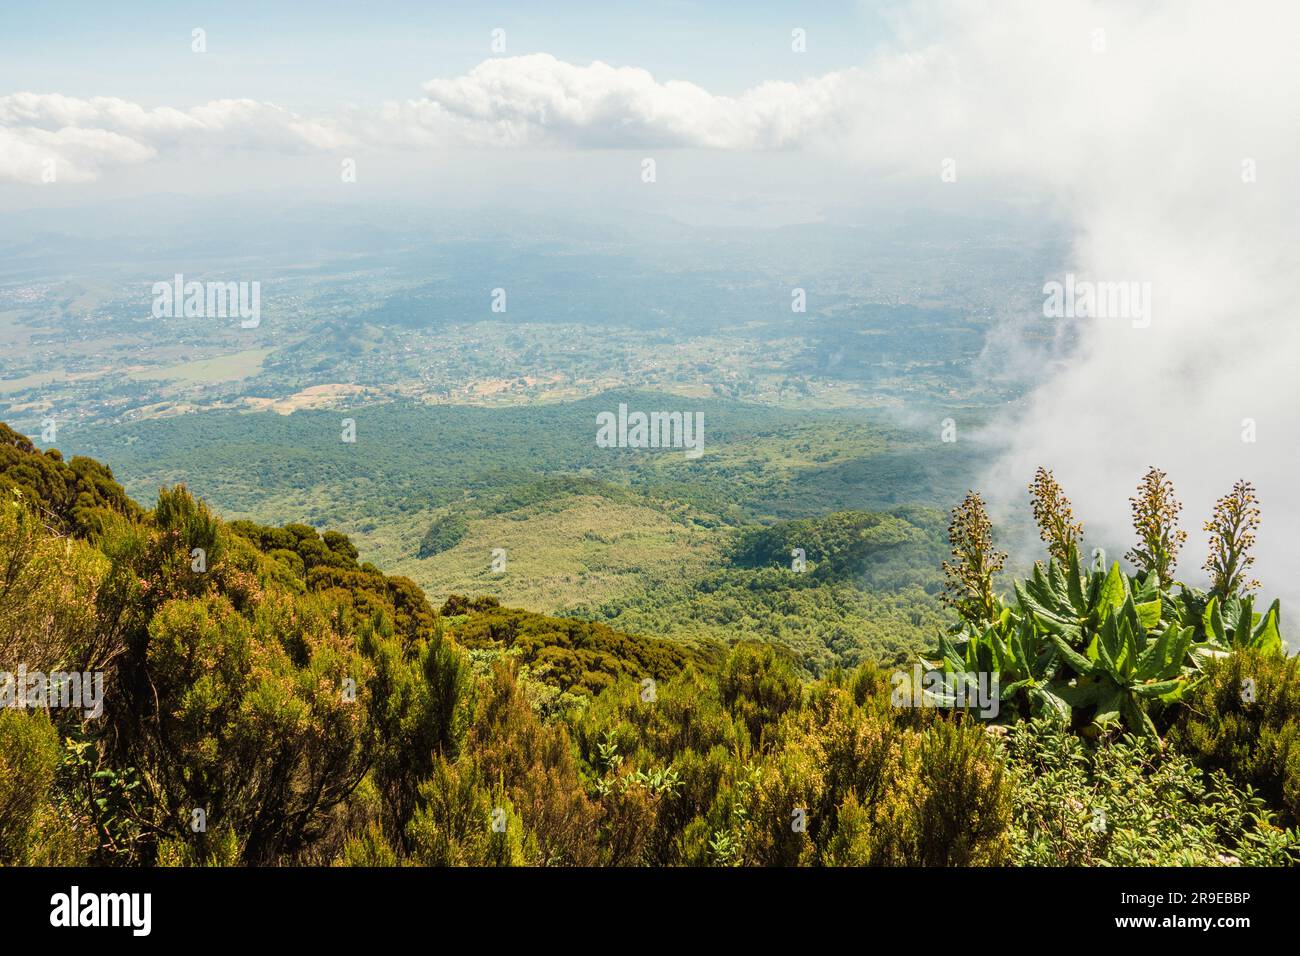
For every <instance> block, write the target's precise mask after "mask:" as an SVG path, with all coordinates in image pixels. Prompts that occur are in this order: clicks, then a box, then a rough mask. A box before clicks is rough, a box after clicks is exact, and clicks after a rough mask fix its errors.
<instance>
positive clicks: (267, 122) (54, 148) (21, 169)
mask: <svg viewBox="0 0 1300 956" xmlns="http://www.w3.org/2000/svg"><path fill="white" fill-rule="evenodd" d="M347 142H348V140H347V137H346V136H345V135H344V134H342V133H341V132H339V131H337V130H336V129H334V128H332V127H331V126H328V125H325V124H322V123H317V122H313V121H308V120H304V119H302V118H300V117H298V116H296V115H295V114H293V113H291V112H289V111H288V110H284V109H281V108H280V107H278V106H276V105H275V104H273V103H262V102H258V101H256V100H246V99H245V100H215V101H213V102H211V103H207V104H204V105H202V106H196V107H193V108H192V109H188V110H179V109H173V108H171V107H159V108H156V109H146V108H144V107H142V106H141V105H140V104H138V103H132V102H130V101H128V100H122V99H117V98H115V97H94V98H92V99H79V98H76V97H69V96H61V95H59V94H57V93H40V94H38V93H15V94H12V95H10V96H4V97H0V146H2V147H3V148H0V179H11V180H17V181H19V182H33V183H35V182H41V181H42V176H43V175H44V174H45V173H46V170H47V169H48V168H49V164H51V163H52V164H53V168H54V169H55V171H56V172H55V175H56V176H57V177H58V179H59V180H60V181H67V182H84V181H87V180H93V179H97V178H98V177H99V176H100V174H101V173H102V171H103V170H104V169H105V168H108V167H112V166H118V165H126V164H134V163H142V162H146V161H148V160H150V159H153V158H155V157H157V156H158V155H159V154H160V152H162V151H165V150H171V149H178V148H217V149H225V148H237V149H268V150H305V149H332V148H335V147H338V146H341V145H345V144H346V143H347Z"/></svg>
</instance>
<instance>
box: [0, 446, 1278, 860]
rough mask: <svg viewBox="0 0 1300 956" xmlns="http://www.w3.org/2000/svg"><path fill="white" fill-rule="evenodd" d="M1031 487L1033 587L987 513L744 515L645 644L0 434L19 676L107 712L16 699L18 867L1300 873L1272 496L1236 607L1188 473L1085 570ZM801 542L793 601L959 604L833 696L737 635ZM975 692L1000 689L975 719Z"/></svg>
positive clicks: (1230, 577)
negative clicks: (1185, 574) (754, 521)
mask: <svg viewBox="0 0 1300 956" xmlns="http://www.w3.org/2000/svg"><path fill="white" fill-rule="evenodd" d="M1031 502H1032V505H1033V509H1034V514H1035V517H1036V519H1038V523H1039V526H1040V528H1041V529H1042V531H1043V537H1044V543H1045V545H1046V548H1047V551H1048V557H1047V558H1046V559H1045V562H1044V563H1043V564H1041V565H1040V566H1038V567H1037V568H1036V569H1035V571H1034V573H1033V575H1032V576H1031V577H1030V578H1029V579H1028V580H1026V581H1023V582H1017V584H1016V586H1015V588H1014V589H1013V591H1012V592H1011V593H1010V594H1007V595H1003V594H1001V593H999V592H998V590H997V589H996V588H995V584H994V582H995V576H996V574H997V572H998V570H999V569H1000V567H1001V564H1002V559H1003V556H1002V555H1001V554H1000V553H999V552H998V551H997V550H996V548H995V547H994V543H993V537H992V530H991V527H990V526H989V523H988V518H987V515H986V514H985V513H984V509H983V505H982V502H981V501H980V499H979V497H978V496H977V495H974V494H971V495H969V496H968V497H967V499H966V500H965V502H963V503H962V505H960V506H959V507H958V508H957V509H955V510H954V513H953V516H952V520H951V524H950V526H949V528H948V534H947V542H946V545H945V544H944V542H943V540H942V539H941V538H939V537H938V536H937V534H936V532H935V531H934V529H933V518H934V516H933V515H932V514H926V513H925V512H924V511H922V510H913V511H908V510H906V509H904V510H899V511H897V512H895V513H893V514H875V513H867V512H844V513H840V514H833V515H824V516H819V517H812V518H808V519H794V520H792V521H791V522H789V523H784V524H776V525H773V526H771V527H769V528H765V529H762V530H752V531H750V532H746V533H745V534H743V535H742V536H740V537H738V538H737V539H736V540H735V542H734V544H733V547H732V548H731V550H729V551H728V552H727V555H726V565H725V567H722V568H720V569H719V571H718V572H717V573H718V577H717V579H716V587H706V588H700V589H697V590H696V591H693V592H692V593H690V594H684V595H683V597H682V600H684V601H689V602H691V605H692V607H694V608H698V609H699V613H701V615H705V614H708V613H714V614H716V615H719V617H718V619H717V620H715V624H716V626H715V627H713V628H712V629H711V630H710V632H709V634H708V635H702V636H699V637H698V639H696V640H693V641H689V642H682V641H674V640H665V639H664V637H663V635H659V634H656V633H655V632H654V629H653V628H652V627H635V628H633V627H631V626H626V627H624V626H622V624H621V622H622V620H629V621H631V620H634V619H635V614H634V613H633V612H634V610H635V608H631V609H628V610H624V611H620V612H618V613H617V614H615V615H614V616H615V618H616V619H617V621H618V623H619V626H610V624H609V623H608V622H606V623H600V622H596V621H584V620H579V619H577V618H573V617H567V618H557V617H551V616H546V615H540V614H536V613H532V612H530V611H528V610H517V609H513V608H507V607H502V606H501V604H500V603H499V602H498V601H496V600H494V599H492V598H482V597H478V596H468V597H465V596H457V595H453V596H450V597H446V598H445V599H440V600H441V603H437V604H435V603H431V602H430V600H429V597H428V596H426V594H425V593H424V592H422V591H421V589H420V588H419V587H417V586H416V585H415V584H414V583H413V582H412V581H410V580H409V579H407V578H404V577H401V576H392V575H388V574H385V573H384V572H383V571H382V570H381V569H379V568H377V567H375V566H374V565H372V564H369V563H366V562H361V561H359V560H358V553H357V549H356V548H355V546H354V545H353V544H352V542H351V541H350V540H349V538H348V537H347V536H346V535H343V534H340V533H337V532H333V531H324V532H323V533H322V532H319V531H318V530H317V529H315V528H312V527H309V526H307V525H303V524H289V525H286V526H284V527H280V528H275V527H269V526H265V525H262V524H258V523H255V522H251V521H244V520H238V521H229V522H227V521H223V520H222V519H221V518H220V517H219V516H218V515H216V514H214V513H213V511H212V510H211V509H210V508H209V507H208V506H207V505H206V504H205V503H204V502H203V501H201V500H198V499H196V498H195V497H194V496H193V495H191V494H190V492H189V491H188V490H186V489H185V488H184V487H181V486H175V487H171V488H164V489H163V490H161V491H160V492H159V494H158V496H157V499H156V501H154V502H153V503H152V506H151V507H150V508H148V509H145V508H143V507H141V506H140V505H137V504H136V503H134V502H132V501H131V500H130V499H129V498H128V497H127V495H126V494H125V493H124V492H123V491H122V489H121V488H120V487H119V486H118V485H117V484H116V482H114V480H113V477H112V475H111V473H110V472H109V470H108V469H106V468H105V467H103V466H102V465H99V464H97V463H95V462H93V461H90V460H88V459H84V458H75V459H73V460H71V461H64V460H63V458H62V456H61V455H60V454H59V453H58V452H56V451H53V450H49V451H41V450H38V449H37V448H35V447H34V446H33V445H32V443H31V442H29V441H28V440H27V439H26V438H24V437H23V436H21V435H18V434H17V433H15V432H13V431H12V430H10V429H8V428H7V427H5V426H3V425H0V569H2V570H3V577H2V578H0V672H4V673H6V674H11V675H14V674H18V673H22V674H24V675H26V678H27V682H28V683H27V687H28V688H30V687H31V686H33V685H32V684H31V680H32V678H33V675H36V674H40V675H50V674H52V673H56V672H60V673H67V672H76V673H79V674H87V675H95V674H98V675H102V679H103V685H102V686H103V695H102V699H101V700H100V701H99V702H98V703H99V704H100V705H101V707H100V708H98V709H100V710H101V712H100V713H98V714H92V713H88V712H87V711H88V710H89V709H90V708H89V707H87V708H81V707H72V706H58V705H54V703H53V702H52V701H51V700H50V699H48V697H47V698H45V699H38V697H33V696H31V695H28V696H27V697H26V699H23V700H16V699H15V700H13V701H12V703H19V704H23V706H10V707H6V708H4V709H2V710H0V863H5V864H19V865H34V864H81V863H96V864H108V865H122V866H132V865H142V866H149V865H213V864H216V865H236V864H246V865H277V864H279V865H286V864H287V865H296V864H327V865H398V864H401V865H782V864H789V865H795V864H800V865H803V864H808V865H903V864H906V865H936V866H944V865H971V864H985V865H1002V864H1031V865H1033V864H1049V865H1055V864H1102V863H1118V864H1123V863H1136V864H1149V863H1201V864H1209V865H1220V864H1227V865H1236V864H1244V865H1257V864H1274V865H1277V864H1294V863H1296V862H1297V861H1300V832H1297V830H1296V829H1295V827H1296V826H1297V823H1298V822H1300V672H1298V670H1297V663H1296V659H1295V658H1293V657H1288V656H1286V654H1285V650H1284V645H1283V641H1282V636H1281V631H1280V615H1281V612H1280V608H1279V607H1278V605H1277V604H1276V603H1273V604H1271V605H1267V606H1265V605H1264V604H1263V602H1260V604H1259V605H1258V607H1260V608H1261V610H1256V609H1255V608H1256V607H1257V605H1256V604H1255V602H1254V601H1253V599H1252V598H1251V597H1250V594H1251V592H1252V591H1253V590H1254V587H1253V582H1252V581H1251V580H1250V575H1249V569H1250V560H1251V559H1250V555H1249V549H1250V545H1251V543H1252V541H1253V533H1254V529H1255V527H1256V526H1257V525H1258V522H1259V509H1258V507H1257V506H1256V504H1255V501H1254V496H1253V490H1252V489H1251V488H1250V486H1249V485H1248V484H1246V483H1241V484H1239V485H1238V486H1237V487H1236V488H1234V489H1233V490H1232V492H1230V493H1229V494H1228V495H1226V496H1225V497H1224V499H1222V500H1221V501H1220V503H1219V506H1218V508H1217V509H1216V510H1215V512H1214V514H1213V516H1212V518H1211V519H1210V522H1209V524H1210V527H1211V541H1212V546H1213V550H1212V553H1211V555H1210V556H1209V560H1208V561H1207V567H1208V568H1209V569H1210V573H1211V577H1212V580H1213V585H1212V588H1211V589H1210V590H1208V591H1201V590H1197V589H1194V588H1189V587H1185V586H1183V585H1181V584H1180V583H1179V582H1178V579H1177V578H1176V576H1175V574H1176V566H1177V560H1178V557H1179V554H1178V552H1179V548H1180V546H1181V539H1180V538H1179V535H1178V530H1177V526H1176V519H1177V509H1176V508H1174V507H1173V504H1174V501H1173V491H1172V486H1170V485H1168V482H1167V480H1166V479H1164V477H1163V476H1162V475H1159V473H1156V472H1153V474H1152V475H1149V476H1148V477H1147V479H1146V480H1145V481H1144V485H1143V487H1142V488H1141V489H1139V493H1138V495H1137V497H1136V498H1135V504H1134V512H1135V529H1136V531H1137V533H1138V542H1137V544H1136V545H1135V548H1134V551H1133V553H1132V555H1131V557H1130V562H1131V564H1132V565H1133V567H1134V568H1135V573H1132V574H1126V573H1124V572H1123V571H1121V569H1120V566H1119V565H1118V564H1115V565H1112V566H1111V567H1109V568H1087V567H1083V566H1081V561H1080V558H1079V546H1080V540H1081V535H1082V527H1081V525H1080V524H1079V523H1078V522H1076V521H1075V520H1074V517H1073V515H1072V514H1071V513H1070V509H1069V503H1068V500H1066V498H1065V496H1064V493H1063V492H1062V491H1061V489H1060V488H1059V487H1058V486H1056V485H1055V483H1054V481H1053V480H1052V479H1051V475H1050V473H1046V472H1042V473H1040V475H1039V476H1038V478H1037V479H1036V481H1035V484H1034V486H1033V489H1032V496H1031ZM796 541H797V542H799V543H798V544H795V543H794V542H796ZM793 548H802V549H803V551H804V555H803V558H804V559H805V560H806V562H807V567H806V568H805V569H804V570H803V571H801V572H799V573H798V575H797V580H798V581H800V582H803V581H807V582H815V583H816V584H817V585H819V586H824V587H828V588H831V589H833V588H834V587H836V586H838V585H839V584H840V583H841V582H842V581H843V579H844V578H845V577H852V578H855V579H857V578H862V577H864V576H865V578H867V579H868V580H871V581H874V582H876V583H877V584H878V585H879V586H881V587H892V588H895V589H896V590H897V591H898V593H904V592H906V590H907V589H908V588H916V589H919V590H920V591H922V592H925V589H926V588H927V587H928V588H931V589H933V588H934V587H935V586H936V585H939V584H942V585H943V586H944V587H945V588H946V590H945V591H944V594H945V597H946V602H947V605H948V607H949V612H948V613H947V614H946V615H945V616H944V617H943V619H942V626H940V621H939V619H938V616H937V615H936V617H935V620H934V621H930V620H929V619H928V618H927V619H925V620H924V621H921V622H916V624H917V626H920V625H921V624H922V623H924V624H926V625H930V624H933V625H934V626H933V627H931V628H930V630H931V632H932V633H934V634H935V639H936V650H935V653H934V654H932V655H929V656H927V658H926V660H925V662H924V663H922V662H920V661H916V662H915V668H916V670H915V671H912V670H909V669H906V668H904V669H897V668H896V667H895V664H896V663H897V661H896V658H897V657H898V654H897V653H895V652H894V651H893V650H891V649H888V648H884V649H883V651H884V653H882V654H881V655H880V657H879V658H878V659H867V658H864V659H861V660H860V661H857V662H855V663H854V666H852V667H841V666H836V665H835V664H834V663H833V662H831V663H828V664H827V666H826V667H825V671H824V673H823V674H822V675H821V676H820V677H818V678H817V679H810V678H809V676H808V673H807V668H806V666H805V665H806V663H807V660H806V657H801V656H800V655H799V654H797V653H796V652H794V651H791V650H790V649H789V648H788V647H786V646H785V645H784V644H783V643H778V642H776V641H774V640H773V639H772V637H773V636H772V635H770V634H763V633H751V632H750V631H749V630H748V628H747V626H746V622H745V619H744V616H743V615H744V609H745V607H746V604H747V602H749V601H752V602H754V603H755V604H759V605H761V603H762V602H763V601H764V600H767V599H768V598H766V597H765V596H764V581H765V579H766V577H765V576H771V575H776V574H778V573H780V574H784V575H788V573H789V569H788V563H789V562H790V561H791V560H792V559H791V557H790V551H791V550H792V549H793ZM939 549H943V550H945V551H947V552H948V553H947V561H946V562H944V563H943V566H942V570H940V569H939V568H938V567H935V566H934V564H931V565H930V567H929V570H928V571H926V570H923V569H921V568H919V567H918V566H917V558H918V557H919V556H927V557H929V558H932V559H933V558H938V559H939V560H940V561H942V560H943V557H944V555H942V554H938V553H936V552H937V550H939ZM800 586H802V585H800ZM794 593H795V594H798V593H799V592H797V591H796V592H794ZM830 593H834V591H833V590H832V591H831V592H830ZM727 608H738V609H739V615H740V616H739V617H737V618H734V619H731V620H728V619H726V618H724V617H722V616H721V615H722V614H724V613H725V612H726V609H727ZM899 610H900V612H901V611H902V610H903V609H902V608H900V609H899ZM808 611H809V608H808V607H807V606H795V607H793V608H787V609H786V612H787V613H788V617H789V619H790V620H792V621H793V620H797V619H798V618H799V617H801V616H802V615H804V614H805V613H808ZM868 612H871V609H867V611H865V612H864V613H868ZM813 613H815V608H814V609H813ZM872 613H873V612H872ZM897 650H898V651H900V652H901V651H902V650H903V649H901V648H899V649H897ZM909 663H910V662H909ZM972 673H979V674H983V675H985V676H986V677H992V678H994V679H995V680H996V688H997V690H996V694H995V696H994V698H992V699H985V700H979V701H976V704H977V705H978V706H972V703H971V701H970V700H969V699H966V700H965V701H964V702H961V703H960V704H959V697H960V694H961V693H962V692H963V688H962V678H963V677H965V676H966V675H968V674H972ZM914 676H920V677H921V678H922V679H921V682H920V683H918V682H917V681H915V680H914V679H913V678H914ZM6 686H7V687H8V688H9V689H10V691H11V692H12V689H13V687H14V686H16V685H15V684H14V681H13V680H10V681H9V682H8V684H7V685H6ZM88 703H89V702H88ZM990 706H991V707H992V709H993V710H996V713H987V712H986V710H987V709H988V708H989V707H990Z"/></svg>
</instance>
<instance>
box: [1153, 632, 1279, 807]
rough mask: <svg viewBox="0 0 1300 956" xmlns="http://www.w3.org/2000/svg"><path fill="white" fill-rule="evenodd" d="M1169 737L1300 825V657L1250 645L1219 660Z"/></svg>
mask: <svg viewBox="0 0 1300 956" xmlns="http://www.w3.org/2000/svg"><path fill="white" fill-rule="evenodd" d="M1168 740H1169V743H1170V745H1172V746H1173V747H1174V748H1175V749H1177V750H1179V751H1182V752H1183V753H1186V754H1188V755H1190V756H1191V757H1192V758H1193V759H1194V760H1196V762H1197V763H1198V764H1200V765H1201V766H1202V767H1206V768H1211V769H1218V770H1224V771H1226V772H1227V773H1228V775H1229V776H1230V777H1232V779H1233V780H1234V781H1236V782H1237V783H1238V785H1242V786H1245V785H1249V786H1251V787H1253V788H1254V789H1255V790H1256V791H1257V792H1258V793H1259V794H1261V795H1262V796H1263V797H1264V798H1265V799H1267V800H1268V801H1269V803H1270V804H1272V805H1273V806H1275V807H1278V808H1280V809H1281V810H1282V812H1283V819H1284V821H1285V822H1286V823H1287V824H1288V825H1291V826H1295V825H1296V824H1297V823H1300V658H1296V657H1290V658H1284V657H1279V656H1278V655H1276V654H1271V653H1262V652H1259V651H1254V650H1249V649H1247V650H1243V651H1239V652H1238V653H1236V654H1233V655H1231V656H1229V657H1225V658H1221V659H1218V660H1215V661H1214V662H1213V663H1211V664H1210V665H1209V666H1208V667H1207V668H1206V679H1205V681H1204V682H1203V683H1202V684H1201V685H1200V686H1199V687H1198V688H1196V690H1195V691H1194V692H1193V693H1192V695H1191V696H1190V697H1189V698H1188V700H1187V708H1186V710H1185V711H1184V712H1183V714H1182V716H1181V719H1180V720H1179V721H1178V722H1177V723H1176V724H1175V725H1174V726H1173V727H1172V728H1171V730H1170V732H1169V737H1168Z"/></svg>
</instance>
